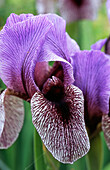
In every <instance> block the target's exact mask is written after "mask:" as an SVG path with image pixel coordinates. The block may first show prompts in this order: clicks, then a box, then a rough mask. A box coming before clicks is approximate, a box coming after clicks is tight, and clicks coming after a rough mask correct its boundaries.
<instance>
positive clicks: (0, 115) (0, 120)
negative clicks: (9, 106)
mask: <svg viewBox="0 0 110 170" xmlns="http://www.w3.org/2000/svg"><path fill="white" fill-rule="evenodd" d="M4 93H5V92H3V93H2V94H1V95H0V136H1V134H2V131H3V128H4V123H5V112H4V105H3V101H4Z"/></svg>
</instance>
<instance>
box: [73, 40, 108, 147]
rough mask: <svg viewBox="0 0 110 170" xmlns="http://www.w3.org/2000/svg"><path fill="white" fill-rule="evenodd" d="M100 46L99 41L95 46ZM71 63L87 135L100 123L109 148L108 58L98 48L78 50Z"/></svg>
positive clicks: (93, 131)
mask: <svg viewBox="0 0 110 170" xmlns="http://www.w3.org/2000/svg"><path fill="white" fill-rule="evenodd" d="M104 41H105V40H104ZM104 41H103V42H102V43H104ZM100 46H101V43H100V42H99V44H97V47H98V48H100ZM72 65H73V74H74V78H75V82H74V85H75V86H77V87H78V88H80V89H81V90H82V92H83V95H84V116H85V123H86V126H87V128H88V129H89V135H90V137H91V136H93V134H96V132H97V131H98V127H99V124H100V123H102V130H103V132H104V135H105V139H106V142H107V145H108V146H109V148H110V117H109V112H110V111H109V108H110V106H109V105H110V102H109V101H110V58H109V56H107V55H105V54H104V53H103V52H101V51H99V50H91V51H79V52H76V53H75V54H74V56H73V64H72Z"/></svg>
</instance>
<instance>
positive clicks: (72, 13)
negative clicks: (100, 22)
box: [36, 0, 102, 22]
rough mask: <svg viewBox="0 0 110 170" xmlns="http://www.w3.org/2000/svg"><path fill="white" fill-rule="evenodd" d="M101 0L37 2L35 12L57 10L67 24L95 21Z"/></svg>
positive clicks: (38, 0)
mask: <svg viewBox="0 0 110 170" xmlns="http://www.w3.org/2000/svg"><path fill="white" fill-rule="evenodd" d="M101 3H102V0H97V1H96V0H92V1H91V0H37V3H36V4H37V5H36V8H37V12H38V13H39V14H40V13H48V12H56V11H58V10H59V12H60V14H61V16H62V17H63V18H65V19H66V21H67V22H72V21H75V20H81V19H92V20H93V19H95V18H96V17H97V12H98V9H99V7H100V5H101Z"/></svg>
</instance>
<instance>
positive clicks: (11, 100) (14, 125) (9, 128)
mask: <svg viewBox="0 0 110 170" xmlns="http://www.w3.org/2000/svg"><path fill="white" fill-rule="evenodd" d="M6 92H7V90H5V91H4V92H3V93H2V94H1V96H0V105H2V107H3V108H2V110H0V111H1V113H0V114H1V115H2V117H3V119H1V116H0V128H1V124H4V125H3V129H2V133H1V135H0V148H1V149H5V148H8V147H9V146H11V145H12V144H13V143H14V142H15V140H16V139H17V137H18V135H19V132H20V130H21V128H22V125H23V120H24V107H23V101H22V99H20V98H17V97H15V96H11V95H7V94H6ZM4 119H5V121H4Z"/></svg>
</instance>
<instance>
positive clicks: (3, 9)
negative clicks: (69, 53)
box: [0, 0, 110, 170]
mask: <svg viewBox="0 0 110 170" xmlns="http://www.w3.org/2000/svg"><path fill="white" fill-rule="evenodd" d="M2 1H3V0H0V2H2ZM0 5H1V6H0V29H2V27H3V25H4V24H5V22H6V19H7V17H8V16H9V15H10V14H11V13H16V14H21V13H33V14H34V15H36V14H37V12H36V2H35V0H4V2H3V3H0ZM67 32H68V33H69V35H70V36H71V37H72V38H74V39H75V40H76V41H77V42H78V44H79V45H80V47H81V49H83V50H84V49H90V46H91V45H92V44H93V43H95V42H96V41H97V40H99V39H102V38H106V37H108V36H109V33H110V25H109V22H108V18H107V14H106V7H105V3H104V4H103V5H102V7H101V9H100V11H99V13H98V17H97V19H96V20H95V21H78V22H74V23H70V24H68V25H67ZM0 87H3V88H4V85H3V83H2V82H1V81H0ZM24 107H25V120H24V125H23V128H22V131H21V132H20V135H19V138H18V139H17V141H16V142H15V143H14V144H13V146H11V147H10V148H9V149H7V150H0V170H34V164H35V162H34V157H33V155H34V153H33V150H34V149H33V134H34V127H33V124H32V120H31V112H30V105H29V103H26V102H24ZM101 137H102V140H103V149H104V161H103V170H110V151H109V150H108V148H107V146H106V144H105V141H104V137H103V134H102V133H101ZM43 155H45V159H46V162H47V167H48V168H47V169H48V170H58V167H59V166H60V169H62V170H63V166H64V165H63V164H60V165H59V163H58V162H57V161H56V160H54V158H52V156H51V154H50V153H48V151H46V149H45V148H44V154H43ZM43 155H39V157H38V160H37V161H39V160H40V159H41V157H42V156H43ZM99 155H100V153H99ZM65 167H66V168H65V169H67V170H87V167H86V160H85V157H83V158H81V159H80V160H78V161H77V162H75V163H74V164H73V165H65Z"/></svg>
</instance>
